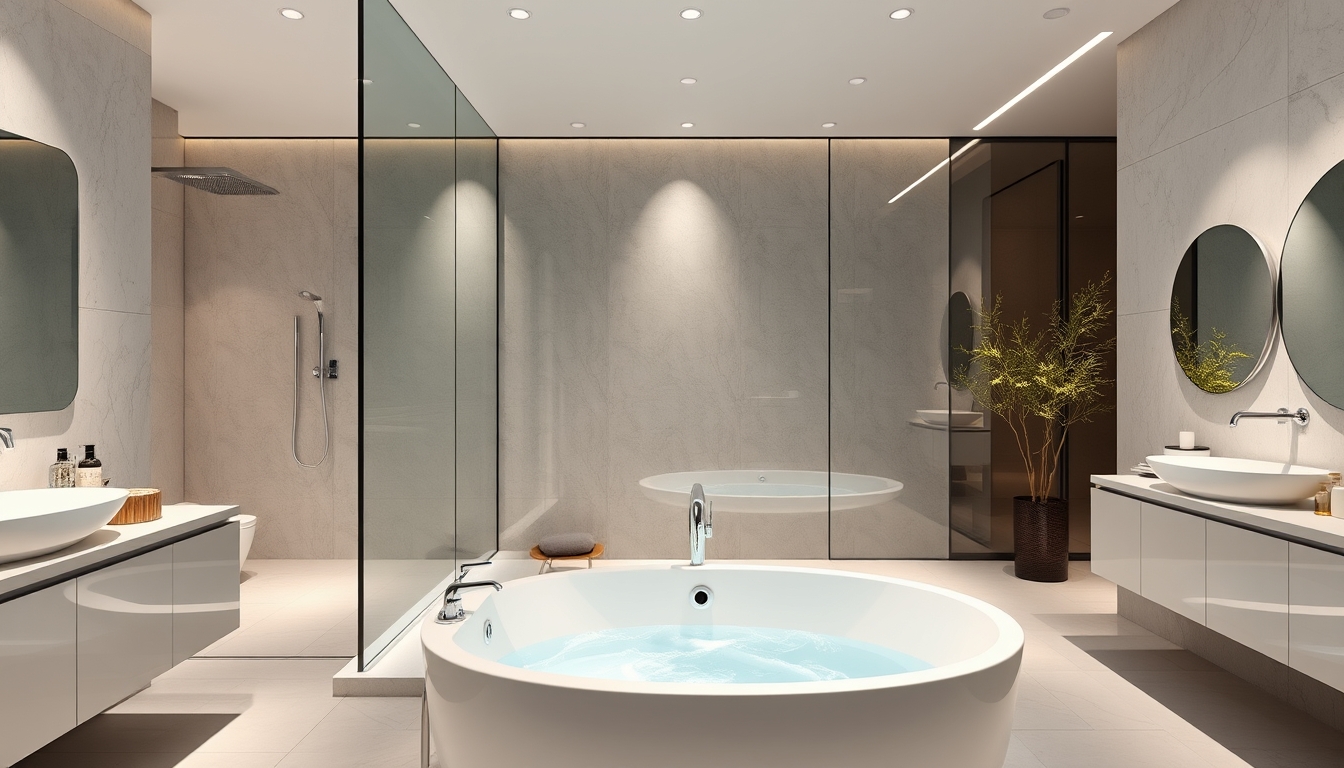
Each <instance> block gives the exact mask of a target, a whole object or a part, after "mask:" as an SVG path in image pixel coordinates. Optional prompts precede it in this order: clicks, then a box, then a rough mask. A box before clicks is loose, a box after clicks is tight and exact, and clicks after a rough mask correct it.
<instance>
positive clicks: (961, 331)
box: [946, 291, 975, 389]
mask: <svg viewBox="0 0 1344 768" xmlns="http://www.w3.org/2000/svg"><path fill="white" fill-rule="evenodd" d="M974 346H975V313H974V312H973V311H971V300H970V298H969V297H967V296H966V294H965V293H963V292H962V291H957V292H956V293H954V294H952V296H951V298H949V299H948V300H947V370H946V373H947V380H948V381H949V382H951V383H952V386H954V387H956V388H957V389H962V387H961V386H959V385H958V383H957V382H958V381H960V380H961V377H962V376H964V375H965V374H966V372H967V371H968V370H970V367H971V352H970V350H971V348H972V347H974Z"/></svg>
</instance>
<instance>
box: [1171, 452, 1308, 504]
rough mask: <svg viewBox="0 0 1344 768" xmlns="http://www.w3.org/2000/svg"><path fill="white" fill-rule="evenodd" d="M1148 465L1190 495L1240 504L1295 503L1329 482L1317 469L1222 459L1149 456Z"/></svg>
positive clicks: (1220, 457)
mask: <svg viewBox="0 0 1344 768" xmlns="http://www.w3.org/2000/svg"><path fill="white" fill-rule="evenodd" d="M1148 466H1150V467H1152V468H1153V472H1154V473H1155V474H1156V475H1157V476H1158V477H1160V478H1162V479H1163V480H1165V481H1167V482H1168V483H1171V484H1172V485H1174V486H1175V487H1176V489H1177V490H1180V491H1184V492H1186V493H1188V494H1190V495H1191V496H1200V497H1203V498H1206V499H1214V500H1215V501H1230V502H1233V503H1238V504H1295V503H1297V502H1299V501H1301V500H1303V499H1307V498H1311V497H1312V496H1314V495H1316V491H1317V490H1318V489H1319V488H1320V485H1321V483H1325V482H1329V480H1330V476H1329V471H1328V470H1324V469H1318V468H1317V467H1303V466H1299V465H1297V464H1280V463H1278V462H1273V461H1257V460H1255V459H1229V458H1224V457H1222V456H1149V457H1148Z"/></svg>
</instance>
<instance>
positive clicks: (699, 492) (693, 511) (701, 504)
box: [690, 483, 714, 565]
mask: <svg viewBox="0 0 1344 768" xmlns="http://www.w3.org/2000/svg"><path fill="white" fill-rule="evenodd" d="M690 523H691V565H704V564H705V541H706V540H707V539H712V538H714V505H713V503H711V502H708V501H705V489H704V487H703V486H701V485H700V484H699V483H696V484H695V485H693V486H691V508H690Z"/></svg>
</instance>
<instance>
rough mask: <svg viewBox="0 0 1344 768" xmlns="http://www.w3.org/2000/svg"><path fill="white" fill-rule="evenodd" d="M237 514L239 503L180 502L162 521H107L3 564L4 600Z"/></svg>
mask: <svg viewBox="0 0 1344 768" xmlns="http://www.w3.org/2000/svg"><path fill="white" fill-rule="evenodd" d="M236 514H238V507H237V506H232V505H226V506H221V505H213V506H212V505H205V504H174V505H170V506H165V507H164V508H163V517H161V518H159V519H158V520H154V521H151V522H148V523H132V524H131V525H105V526H103V527H102V528H99V529H98V530H97V531H94V532H93V533H92V534H90V535H89V536H88V537H86V538H84V539H83V540H81V541H77V542H75V543H74V544H71V545H70V546H68V547H66V548H65V549H61V550H57V551H56V552H52V553H50V554H46V555H42V556H40V557H33V558H29V559H27V560H16V561H14V562H12V563H0V601H3V600H6V599H8V598H10V597H11V596H15V595H16V593H27V592H29V591H32V590H31V588H32V587H33V586H34V585H46V584H49V583H55V582H58V581H63V580H65V579H67V578H70V577H71V576H77V575H79V574H80V573H86V572H88V571H89V570H92V569H95V568H97V567H99V566H100V564H102V563H104V562H107V561H109V560H116V559H118V558H119V557H121V556H123V555H127V554H130V553H133V552H137V551H139V550H142V549H148V548H151V547H153V546H154V545H155V544H160V543H162V542H166V541H170V540H172V539H176V538H181V537H183V536H186V535H190V534H192V533H195V532H196V531H202V530H205V529H207V528H212V527H214V526H216V525H218V524H219V523H221V522H223V521H225V520H228V519H229V518H230V517H233V516H234V515H236Z"/></svg>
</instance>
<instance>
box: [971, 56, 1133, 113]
mask: <svg viewBox="0 0 1344 768" xmlns="http://www.w3.org/2000/svg"><path fill="white" fill-rule="evenodd" d="M1110 36H1111V33H1110V32H1102V33H1101V34H1099V35H1097V36H1096V37H1094V38H1092V39H1091V40H1088V41H1087V44H1086V45H1084V46H1083V47H1082V48H1079V49H1078V50H1076V51H1074V52H1073V53H1072V54H1071V55H1070V56H1069V58H1067V59H1065V60H1063V61H1061V62H1059V63H1058V64H1056V65H1055V68H1054V69H1052V70H1050V71H1049V72H1046V73H1045V74H1044V75H1041V79H1039V80H1037V81H1036V82H1034V83H1032V84H1031V85H1028V86H1027V89H1026V90H1025V91H1022V92H1021V93H1019V94H1017V95H1016V96H1014V97H1013V98H1012V99H1010V100H1009V101H1008V103H1007V104H1004V105H1003V106H1002V107H999V108H998V109H997V110H995V112H994V114H992V115H990V116H989V117H986V118H985V119H984V120H981V121H980V124H979V125H977V126H975V129H974V130H977V131H978V130H980V129H981V128H984V127H985V126H986V125H989V124H990V123H992V122H994V120H995V119H997V118H998V116H999V115H1002V114H1003V113H1004V112H1007V111H1008V110H1010V109H1012V108H1013V106H1014V105H1015V104H1017V102H1019V101H1021V100H1023V99H1025V98H1027V97H1028V96H1030V95H1031V92H1032V91H1034V90H1036V89H1037V88H1040V87H1041V86H1042V85H1045V83H1046V81H1048V80H1049V79H1050V78H1052V77H1054V76H1055V75H1058V74H1059V73H1060V72H1063V71H1064V68H1065V67H1067V66H1069V65H1070V64H1072V63H1073V62H1075V61H1077V60H1079V59H1081V58H1082V57H1083V54H1085V53H1087V52H1088V51H1090V50H1092V49H1093V48H1095V47H1097V44H1098V43H1100V42H1101V41H1102V40H1105V39H1106V38H1108V37H1110Z"/></svg>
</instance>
